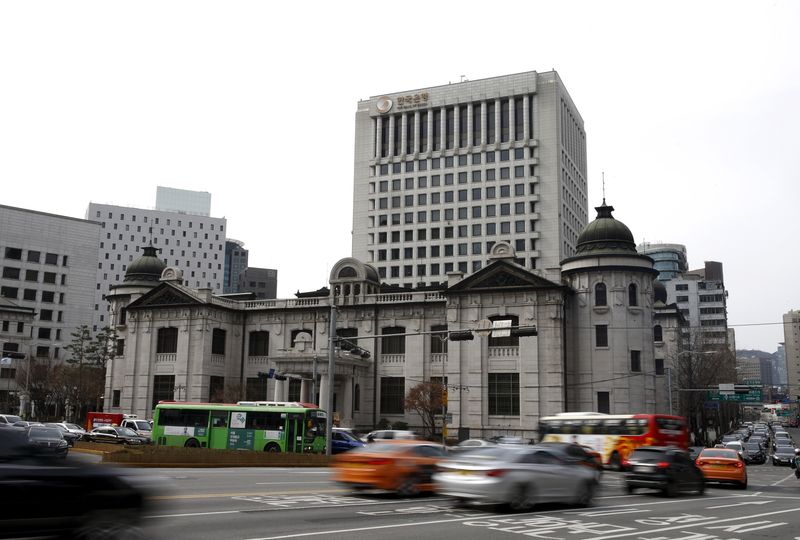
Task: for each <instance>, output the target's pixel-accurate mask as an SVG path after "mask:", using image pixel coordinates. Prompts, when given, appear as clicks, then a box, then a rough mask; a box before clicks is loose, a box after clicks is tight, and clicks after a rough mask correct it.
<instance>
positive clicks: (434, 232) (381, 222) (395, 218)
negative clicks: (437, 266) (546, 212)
mask: <svg viewBox="0 0 800 540" xmlns="http://www.w3.org/2000/svg"><path fill="white" fill-rule="evenodd" d="M518 204H521V205H523V206H521V207H519V209H520V211H519V212H516V210H517V208H516V207H515V215H519V214H521V215H525V212H524V203H518ZM502 206H503V205H501V207H502ZM481 208H482V207H480V206H473V207H472V218H470V217H469V215H470V214H469V208H467V207H462V208H459V209H458V214H456V213H455V211H454V210H455V209H453V208H446V209H445V211H444V221H445V222H448V223H449V222H452V221H453V220H454V219H455V216H456V215H457V216H458V219H459V220H463V221H465V222H467V223H469V222H471V221H473V220H474V219H480V218H481V217H486V218H493V217H497V211H496V207H495V206H494V205H490V206H487V207H486V215H485V216H482V211H481ZM501 210H502V214H501V215H504V216H510V215H511V208H510V206H509V207H508V208H507V209H501ZM530 212H531V214H535V213H536V206H535V203H533V202H531V203H530ZM429 217H430V222H431V223H439V222H441V221H443V220H442V212H441V210H431V212H430V214H428V212H427V211H425V210H423V211H420V212H417V213H416V214H414V212H404V213H403V214H400V213H397V214H381V215H380V216H378V227H389V226H397V225H413V224H415V223H417V224H422V223H428V218H429ZM415 218H416V219H415ZM368 219H369V228H374V227H375V217H374V216H369V218H368ZM536 221H537V220H536V219H529V220H527V222H528V225H527V226H526V220H524V219H520V220H516V221H515V222H514V228H515V229H518V230H519V232H525V230H526V229H529V230H530V231H531V232H534V231H536ZM467 223H465V224H463V225H460V227H464V229H461V230H464V231H466V230H468V229H466V227H468V226H469V225H467ZM503 223H504V222H501V223H500V229H501V232H502V230H503V228H504V226H503ZM507 223H509V227H510V223H511V222H510V221H509V222H507ZM475 225H480V227H484V225H481V224H478V223H474V224H473V230H479V229H475ZM489 225H490V224H489V223H487V224H486V225H485V227H486V230H487V231H496V230H497V223H492V224H491V225H493V227H489ZM439 229H440V227H432V228H431V229H430V231H431V239H433V240H436V239H437V238H439V235H440V234H441V232H440V230H439ZM419 230H420V231H421V230H422V229H419ZM448 231H452V227H444V232H445V234H448ZM387 234H388V232H387ZM487 234H494V233H487ZM380 235H381V233H378V238H380ZM445 238H452V236H445Z"/></svg>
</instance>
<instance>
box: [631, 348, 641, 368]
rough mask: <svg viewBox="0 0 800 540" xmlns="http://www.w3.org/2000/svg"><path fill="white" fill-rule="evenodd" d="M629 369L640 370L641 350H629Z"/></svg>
mask: <svg viewBox="0 0 800 540" xmlns="http://www.w3.org/2000/svg"><path fill="white" fill-rule="evenodd" d="M631 371H642V351H631Z"/></svg>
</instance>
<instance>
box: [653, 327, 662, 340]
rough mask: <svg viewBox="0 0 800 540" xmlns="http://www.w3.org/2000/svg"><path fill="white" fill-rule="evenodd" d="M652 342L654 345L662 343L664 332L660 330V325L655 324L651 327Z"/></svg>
mask: <svg viewBox="0 0 800 540" xmlns="http://www.w3.org/2000/svg"><path fill="white" fill-rule="evenodd" d="M653 341H655V342H656V343H660V342H662V341H664V331H663V330H662V329H661V325H660V324H657V325H655V326H654V327H653Z"/></svg>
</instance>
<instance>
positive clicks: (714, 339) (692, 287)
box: [664, 261, 736, 351]
mask: <svg viewBox="0 0 800 540" xmlns="http://www.w3.org/2000/svg"><path fill="white" fill-rule="evenodd" d="M664 285H665V286H666V287H667V296H668V301H669V303H673V302H674V303H676V304H677V305H678V308H679V309H680V310H681V313H683V316H684V317H686V319H687V321H688V322H689V327H688V329H687V331H686V332H687V333H686V335H685V336H684V338H685V339H684V341H685V342H686V343H687V344H688V345H689V347H690V348H692V349H702V348H715V347H716V348H718V347H727V348H728V349H730V350H731V351H735V347H736V343H735V335H734V333H733V329H731V328H728V310H727V300H728V291H727V290H726V289H725V282H724V279H723V272H722V263H721V262H714V261H706V262H705V265H704V267H703V268H701V269H698V270H691V271H689V272H686V273H684V274H681V275H680V276H679V277H676V278H674V279H670V280H668V281H665V282H664Z"/></svg>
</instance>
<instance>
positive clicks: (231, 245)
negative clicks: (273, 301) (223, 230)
mask: <svg viewBox="0 0 800 540" xmlns="http://www.w3.org/2000/svg"><path fill="white" fill-rule="evenodd" d="M248 256H249V252H248V251H247V250H246V249H245V248H244V242H242V241H240V240H234V239H232V238H229V239H228V240H226V241H225V276H224V278H223V282H222V292H223V293H225V294H231V293H236V292H239V274H241V273H242V272H243V271H244V269H245V268H247V259H248ZM273 298H274V297H273Z"/></svg>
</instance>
